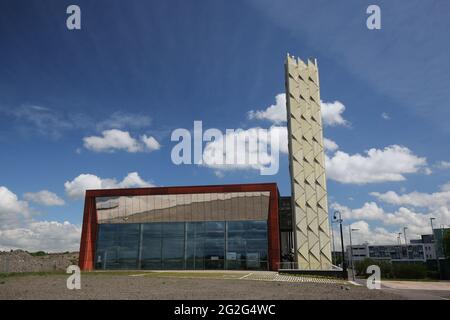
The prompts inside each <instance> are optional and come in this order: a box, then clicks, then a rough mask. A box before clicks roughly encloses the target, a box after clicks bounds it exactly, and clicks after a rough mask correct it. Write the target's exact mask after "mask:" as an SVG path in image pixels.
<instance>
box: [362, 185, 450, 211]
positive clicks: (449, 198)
mask: <svg viewBox="0 0 450 320" xmlns="http://www.w3.org/2000/svg"><path fill="white" fill-rule="evenodd" d="M441 189H442V190H443V191H442V192H434V193H423V192H417V191H414V192H411V193H405V194H397V193H396V192H395V191H388V192H385V193H380V192H371V193H370V195H372V196H374V197H376V198H377V199H378V200H380V201H383V202H386V203H389V204H392V205H396V206H412V207H423V208H437V207H441V206H448V205H450V190H449V189H450V183H448V184H445V185H443V186H442V187H441Z"/></svg>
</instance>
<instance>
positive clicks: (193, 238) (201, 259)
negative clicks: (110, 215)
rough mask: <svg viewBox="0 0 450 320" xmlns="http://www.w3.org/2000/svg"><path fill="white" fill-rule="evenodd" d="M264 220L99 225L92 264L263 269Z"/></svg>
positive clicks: (105, 266)
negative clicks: (94, 257)
mask: <svg viewBox="0 0 450 320" xmlns="http://www.w3.org/2000/svg"><path fill="white" fill-rule="evenodd" d="M267 245H268V242H267V222H266V221H259V220H255V221H228V222H226V221H204V222H156V223H143V224H137V223H129V224H124V223H122V224H100V225H99V234H98V240H97V248H96V264H95V266H96V268H97V269H149V270H157V269H178V270H181V269H190V270H195V269H200V270H202V269H222V270H223V269H252V270H259V269H262V270H267V269H268V249H267Z"/></svg>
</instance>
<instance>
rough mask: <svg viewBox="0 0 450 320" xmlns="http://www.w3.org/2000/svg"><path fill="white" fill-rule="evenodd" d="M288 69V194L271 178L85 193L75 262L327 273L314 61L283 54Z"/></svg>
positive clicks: (94, 265) (93, 266) (325, 209)
mask: <svg viewBox="0 0 450 320" xmlns="http://www.w3.org/2000/svg"><path fill="white" fill-rule="evenodd" d="M285 71H286V72H285V80H286V81H285V83H286V97H287V109H288V110H287V114H288V137H289V138H288V144H289V170H290V175H291V197H283V198H282V199H281V200H279V199H280V198H279V194H278V189H277V185H276V184H275V183H266V184H238V185H222V186H192V187H158V188H139V189H109V190H88V191H86V198H85V207H84V218H83V230H82V239H81V244H80V259H79V264H80V267H81V268H82V269H83V270H93V269H194V270H195V269H227V270H228V269H251V270H278V269H279V268H280V267H283V268H284V267H286V268H288V269H300V270H313V271H316V270H321V271H324V272H325V271H332V269H333V268H332V261H331V239H330V227H329V222H328V207H327V205H328V203H327V188H326V177H325V155H324V144H323V133H322V118H321V110H320V93H319V74H318V68H317V61H316V60H314V62H312V61H311V60H308V61H307V63H304V62H303V61H302V60H300V59H297V60H296V59H294V58H292V57H290V56H289V55H288V57H287V60H286V64H285ZM279 205H280V207H281V209H280V210H278V208H279ZM282 257H283V261H284V262H289V263H288V264H287V265H286V266H281V263H280V262H281V260H282V259H281V258H282Z"/></svg>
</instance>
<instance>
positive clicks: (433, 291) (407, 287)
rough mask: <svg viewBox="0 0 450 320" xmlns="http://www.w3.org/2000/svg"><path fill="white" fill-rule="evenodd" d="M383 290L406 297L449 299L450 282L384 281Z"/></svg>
mask: <svg viewBox="0 0 450 320" xmlns="http://www.w3.org/2000/svg"><path fill="white" fill-rule="evenodd" d="M382 290H384V291H387V292H391V293H395V294H398V295H400V296H402V297H403V298H405V299H420V300H449V299H450V282H449V281H441V282H426V281H425V282H424V281H383V282H382Z"/></svg>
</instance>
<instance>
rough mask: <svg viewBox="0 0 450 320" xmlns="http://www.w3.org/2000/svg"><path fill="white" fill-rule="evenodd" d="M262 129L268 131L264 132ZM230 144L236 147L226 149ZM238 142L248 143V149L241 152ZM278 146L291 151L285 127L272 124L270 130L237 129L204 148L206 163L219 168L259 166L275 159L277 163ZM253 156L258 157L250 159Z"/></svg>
mask: <svg viewBox="0 0 450 320" xmlns="http://www.w3.org/2000/svg"><path fill="white" fill-rule="evenodd" d="M261 132H265V133H267V135H266V134H261ZM271 137H274V138H273V139H272V138H271ZM248 141H254V142H255V143H249V142H248ZM229 145H233V146H234V148H232V150H226V146H229ZM238 145H242V146H246V148H245V151H244V152H239V149H238V147H237V146H238ZM275 148H279V151H280V153H288V139H287V129H286V127H283V126H272V127H270V128H269V129H267V130H266V129H261V128H250V129H246V130H242V129H237V130H234V131H233V132H228V133H227V134H225V135H224V136H222V137H221V138H219V139H217V140H214V141H212V142H209V143H207V144H206V146H205V148H204V151H203V161H204V163H203V164H204V165H205V166H207V167H211V168H215V169H219V170H236V169H255V170H260V169H261V168H263V167H266V168H267V167H269V166H270V165H271V164H273V163H277V164H278V161H279V159H278V157H277V154H276V153H273V152H272V151H273V150H274V149H275ZM227 158H228V159H233V161H230V162H229V163H227V162H226V159H227ZM250 159H256V160H257V161H250ZM216 172H217V171H216ZM216 175H217V173H216Z"/></svg>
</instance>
